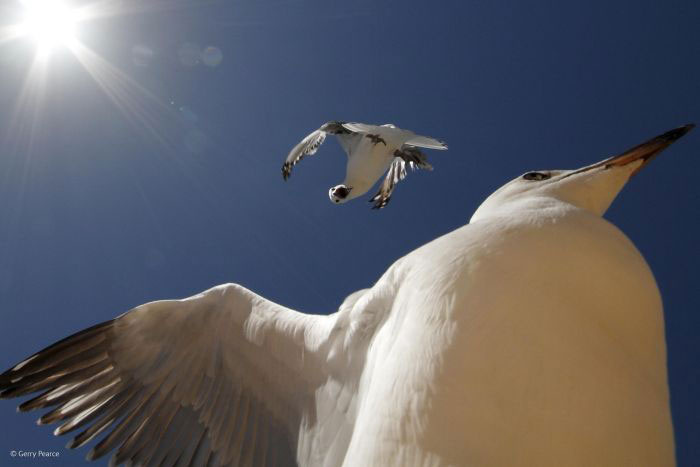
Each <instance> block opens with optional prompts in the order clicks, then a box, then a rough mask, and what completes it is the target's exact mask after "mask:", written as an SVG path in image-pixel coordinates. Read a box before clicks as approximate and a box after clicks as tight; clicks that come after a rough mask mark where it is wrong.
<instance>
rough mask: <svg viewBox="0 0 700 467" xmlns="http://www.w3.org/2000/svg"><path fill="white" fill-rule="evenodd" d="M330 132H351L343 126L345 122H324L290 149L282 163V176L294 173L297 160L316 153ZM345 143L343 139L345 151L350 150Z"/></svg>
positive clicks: (284, 177) (336, 133) (342, 133)
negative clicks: (293, 169)
mask: <svg viewBox="0 0 700 467" xmlns="http://www.w3.org/2000/svg"><path fill="white" fill-rule="evenodd" d="M328 133H330V134H333V135H338V136H339V137H341V136H347V135H350V134H351V132H350V131H349V130H347V129H345V127H344V126H343V122H336V121H332V122H328V123H325V124H323V125H322V126H321V128H319V129H318V130H316V131H314V132H313V133H311V134H310V135H308V136H307V137H306V138H304V139H303V140H301V142H300V143H299V144H297V145H296V146H294V147H293V148H292V150H291V151H289V155H288V156H287V159H286V160H285V161H284V164H283V165H282V178H283V179H285V180H287V179H288V178H289V177H290V175H291V174H292V167H294V166H295V165H296V164H297V162H299V161H300V160H302V159H303V158H304V157H306V156H310V155H313V154H316V151H318V148H319V147H320V146H321V144H323V142H324V141H325V140H326V135H327V134H328ZM343 143H344V142H343V140H342V139H341V145H342V146H343V149H345V151H346V152H348V148H347V147H346V145H345V144H343Z"/></svg>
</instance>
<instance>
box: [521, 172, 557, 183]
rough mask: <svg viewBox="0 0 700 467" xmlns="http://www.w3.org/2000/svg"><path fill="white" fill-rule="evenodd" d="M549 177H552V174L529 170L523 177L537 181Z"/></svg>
mask: <svg viewBox="0 0 700 467" xmlns="http://www.w3.org/2000/svg"><path fill="white" fill-rule="evenodd" d="M549 177H551V175H549V174H546V173H543V172H528V173H526V174H525V175H523V178H524V179H525V180H534V181H536V182H539V181H542V180H547V179H548V178H549Z"/></svg>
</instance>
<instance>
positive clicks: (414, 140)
mask: <svg viewBox="0 0 700 467" xmlns="http://www.w3.org/2000/svg"><path fill="white" fill-rule="evenodd" d="M404 144H406V145H408V146H416V147H419V148H426V149H439V150H445V149H447V144H446V143H443V142H442V141H438V140H436V139H434V138H430V137H428V136H420V135H414V136H412V137H411V138H409V139H408V140H407V141H406V142H405V143H404Z"/></svg>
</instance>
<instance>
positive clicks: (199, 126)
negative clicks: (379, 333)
mask: <svg viewBox="0 0 700 467" xmlns="http://www.w3.org/2000/svg"><path fill="white" fill-rule="evenodd" d="M85 3H87V2H83V3H81V4H85ZM112 4H113V5H114V8H112V9H111V13H112V14H110V15H106V16H104V17H101V18H98V19H92V20H90V21H85V22H84V23H82V24H80V25H79V27H78V31H77V35H78V39H79V40H80V42H81V43H82V44H83V47H84V48H86V49H81V50H83V53H82V60H83V62H85V63H86V66H83V65H82V64H81V60H79V59H78V58H80V57H76V56H75V55H74V54H73V53H71V52H70V51H68V50H66V49H61V48H56V49H55V50H54V51H53V52H52V53H51V55H50V57H49V60H48V62H45V63H44V64H43V65H37V64H36V63H35V49H36V47H35V43H34V42H33V41H32V40H30V39H28V38H24V39H17V40H12V41H6V42H3V43H2V44H0V70H2V71H1V73H2V75H1V76H2V79H0V106H2V109H3V111H2V112H0V138H1V140H0V310H1V311H0V313H2V315H1V316H2V329H3V335H4V338H3V339H2V340H1V341H0V356H1V357H0V358H1V360H2V361H1V362H0V367H9V366H10V365H12V364H14V363H16V362H17V361H18V360H20V359H22V358H23V357H25V356H27V355H29V354H30V353H32V352H34V351H36V350H38V349H39V348H42V347H44V346H45V345H47V344H49V343H51V342H53V341H55V340H57V339H60V338H62V337H64V336H66V335H68V334H70V333H73V332H75V331H77V330H79V329H82V328H84V327H87V326H89V325H92V324H94V323H97V322H100V321H104V320H107V319H110V318H112V317H114V316H116V315H118V314H120V313H122V312H124V311H126V310H128V309H129V308H131V307H133V306H136V305H138V304H141V303H144V302H147V301H151V300H157V299H163V298H178V297H184V296H188V295H191V294H194V293H196V292H199V291H201V290H204V289H206V288H209V287H211V286H213V285H216V284H220V283H224V282H238V283H241V284H243V285H245V286H247V287H249V288H251V289H253V290H255V291H256V292H258V293H260V294H262V295H264V296H266V297H268V298H270V299H272V300H275V301H278V302H280V303H282V304H285V305H287V306H290V307H292V308H295V309H298V310H303V311H307V312H314V313H329V312H332V311H334V310H335V309H336V308H337V306H338V305H339V304H340V302H341V301H342V299H343V298H344V297H345V296H346V295H347V294H349V293H350V292H352V291H354V290H357V289H359V288H364V287H367V286H370V285H372V283H373V282H374V281H375V280H376V279H377V278H378V277H379V276H380V274H381V273H382V272H383V271H384V270H385V269H386V267H387V266H389V265H390V264H391V263H392V262H393V261H394V260H396V259H397V258H399V257H400V256H402V255H404V254H405V253H407V252H409V251H411V250H413V249H414V248H416V247H418V246H420V245H421V244H423V243H425V242H427V241H429V240H431V239H433V238H435V237H437V236H439V235H441V234H443V233H446V232H448V231H450V230H452V229H454V228H457V227H459V226H461V225H463V224H464V223H465V222H466V221H467V220H468V219H469V217H470V216H471V213H472V212H473V210H474V209H475V208H476V207H477V206H478V205H479V203H480V202H481V201H482V200H483V199H484V198H485V197H486V196H487V195H488V194H490V193H491V192H492V191H493V190H494V189H496V188H497V187H499V186H500V185H502V184H503V183H505V182H506V181H507V180H510V179H511V178H513V177H515V176H516V175H518V174H519V173H522V172H524V171H527V170H530V169H543V168H544V169H551V168H576V167H579V166H582V165H585V164H588V163H591V162H594V161H597V160H600V159H602V158H603V157H606V156H609V155H612V154H615V153H617V152H620V151H622V150H624V149H626V148H628V147H631V146H633V145H636V144H637V143H640V142H642V141H644V140H646V139H648V138H650V137H652V136H655V135H656V134H659V133H661V132H663V131H666V130H668V129H671V128H674V127H676V126H679V125H682V124H685V123H688V122H693V121H694V122H696V123H700V122H699V121H700V97H698V96H699V94H700V85H699V84H698V83H700V60H699V59H700V28H698V27H697V25H698V24H700V4H698V2H693V1H690V0H687V1H671V2H657V1H639V0H637V1H627V0H620V1H617V2H613V3H611V2H603V1H577V2H572V1H560V2H552V1H547V2H545V1H533V2H519V1H517V0H508V1H505V0H504V1H492V2H472V1H456V0H455V1H442V2H425V1H413V0H402V1H398V0H396V1H369V0H358V1H353V2H347V1H338V0H325V1H317V0H306V1H275V2H270V1H263V0H258V1H223V0H222V1H210V2H182V1H173V2H136V1H135V0H129V1H122V2H112ZM139 5H141V6H139ZM144 5H145V6H144ZM115 13H116V14H115ZM18 15H19V4H18V3H17V4H15V3H13V2H12V1H8V2H5V3H3V5H2V6H0V22H2V25H7V24H10V23H12V22H13V21H16V20H18ZM0 27H1V26H0ZM207 47H210V48H209V49H208V50H207V52H206V53H205V54H204V55H203V56H200V55H199V51H201V50H204V49H205V48H207ZM87 49H89V50H91V51H92V52H86V51H85V50H87ZM219 52H220V55H219ZM33 64H34V65H33ZM42 70H43V71H42ZM41 73H43V81H42V79H40V78H39V76H41ZM28 76H31V78H28ZM331 119H340V120H351V121H363V122H370V123H387V122H391V123H394V124H396V125H398V126H400V127H404V128H408V129H412V130H414V131H416V132H419V133H422V134H426V135H430V136H434V137H437V138H439V139H442V140H444V141H447V142H448V144H449V146H450V149H449V151H447V152H440V153H438V152H433V153H432V154H431V156H432V159H431V160H432V163H433V165H434V166H435V171H434V172H432V173H415V174H411V175H409V177H408V179H407V180H405V181H404V182H402V183H401V184H400V185H399V186H398V188H397V190H396V192H395V195H394V199H393V200H392V203H391V204H390V205H389V206H388V208H386V209H384V210H381V211H378V212H377V211H372V210H370V209H369V207H370V205H369V203H367V202H366V201H365V199H368V198H369V196H367V197H364V198H360V199H358V200H356V201H354V202H351V203H349V204H346V205H342V206H335V205H332V204H331V203H330V202H329V200H328V196H327V190H328V188H329V187H330V186H333V185H335V184H337V183H340V182H341V181H342V179H343V168H344V164H345V156H344V155H343V154H342V150H341V149H340V147H339V146H338V145H337V144H336V143H335V142H334V141H332V140H329V141H328V142H327V143H326V144H325V145H324V147H322V148H321V150H320V151H319V153H318V154H317V155H316V156H314V157H313V158H308V159H306V160H304V161H303V162H302V163H301V164H300V165H299V166H297V168H296V170H295V173H294V174H293V176H292V178H291V179H290V180H289V181H288V182H286V183H285V182H283V181H282V177H281V173H280V167H281V164H282V162H283V160H284V158H285V157H286V155H287V152H288V151H289V149H290V148H291V147H292V146H293V145H294V144H295V143H296V142H298V141H299V140H300V139H301V137H303V136H304V135H306V134H308V133H309V132H310V131H312V130H314V129H315V128H317V127H318V126H320V124H322V123H324V122H325V121H327V120H331ZM699 156H700V130H696V131H695V132H693V133H690V134H689V135H688V136H686V137H685V138H683V139H682V140H681V141H679V142H678V143H677V144H675V145H674V146H673V147H671V148H670V149H669V150H668V151H667V152H665V153H664V154H662V155H661V156H660V157H659V158H658V159H657V160H655V161H654V162H653V163H652V164H651V165H650V166H649V167H648V168H646V169H645V170H644V171H642V172H641V173H640V174H639V175H638V176H636V177H635V178H634V179H633V180H632V181H631V182H630V183H629V185H628V186H627V188H626V189H625V190H624V191H623V192H622V193H621V195H620V197H619V198H618V199H617V201H616V202H615V203H614V205H613V206H612V208H611V209H610V211H609V212H608V214H607V218H608V219H610V220H611V221H612V222H614V223H615V224H616V225H618V226H619V227H620V228H621V229H622V230H623V231H624V232H626V233H627V235H628V236H629V237H630V238H631V239H632V240H633V241H634V242H635V244H636V245H637V246H638V248H639V249H640V250H641V251H642V253H643V254H644V256H645V257H646V259H647V261H648V262H649V264H650V265H651V267H652V269H653V271H654V272H655V275H656V278H657V281H658V283H659V287H660V289H661V291H662V295H663V297H664V304H665V308H666V310H665V317H666V331H667V340H668V352H669V372H670V387H671V397H672V405H673V417H674V426H675V430H676V444H677V455H678V461H679V465H697V464H698V463H699V462H700V445H699V444H698V443H697V440H698V439H700V410H699V408H698V402H697V394H698V384H699V383H700V370H699V369H698V365H697V362H698V360H700V343H698V339H697V336H698V334H699V333H700V314H699V313H698V310H700V288H698V287H697V284H695V282H694V281H695V279H696V277H697V273H695V272H694V268H697V267H698V260H699V259H700V258H699V254H698V249H697V239H698V238H700V216H699V215H698V214H699V210H698V205H700V184H698V181H697V180H698V178H697V177H698V172H700V161H699V159H698V157H699ZM31 415H32V416H27V415H17V414H15V404H13V403H12V402H3V403H2V404H0V426H2V432H3V436H2V437H0V438H2V441H0V448H1V449H0V464H3V465H4V464H6V463H7V462H8V460H7V459H6V458H5V457H2V456H6V455H7V454H6V453H8V452H9V451H10V450H12V449H23V450H38V449H41V450H58V451H60V458H59V459H57V460H55V461H54V460H52V461H44V462H37V464H45V463H46V462H51V464H52V465H76V463H77V462H78V460H79V459H81V458H82V457H83V456H84V454H85V452H86V450H85V449H83V450H81V451H80V452H77V453H76V452H72V451H68V450H66V449H64V448H63V445H64V444H65V442H66V441H67V439H56V438H53V437H52V436H51V435H50V431H51V430H50V429H47V428H37V427H36V426H35V425H34V424H33V419H34V418H36V417H33V415H34V414H31ZM37 417H38V415H37ZM8 459H9V457H8ZM27 464H31V461H30V460H27V459H25V460H24V461H23V465H27Z"/></svg>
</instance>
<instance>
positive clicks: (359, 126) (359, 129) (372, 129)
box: [343, 122, 397, 133]
mask: <svg viewBox="0 0 700 467" xmlns="http://www.w3.org/2000/svg"><path fill="white" fill-rule="evenodd" d="M343 127H344V128H345V129H346V130H350V131H353V132H355V133H380V132H381V131H382V130H386V129H387V128H392V129H397V128H396V127H394V126H391V127H381V126H379V125H369V124H367V123H358V122H348V123H343Z"/></svg>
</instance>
